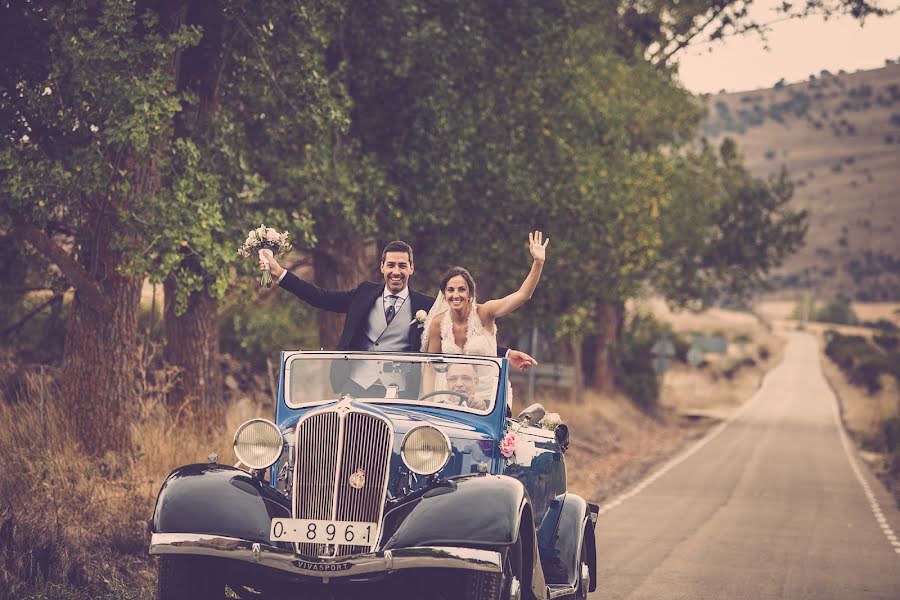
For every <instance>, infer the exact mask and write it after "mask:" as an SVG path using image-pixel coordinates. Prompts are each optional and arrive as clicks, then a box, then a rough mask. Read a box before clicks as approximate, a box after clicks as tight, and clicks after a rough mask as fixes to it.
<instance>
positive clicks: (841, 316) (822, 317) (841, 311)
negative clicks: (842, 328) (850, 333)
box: [813, 297, 859, 325]
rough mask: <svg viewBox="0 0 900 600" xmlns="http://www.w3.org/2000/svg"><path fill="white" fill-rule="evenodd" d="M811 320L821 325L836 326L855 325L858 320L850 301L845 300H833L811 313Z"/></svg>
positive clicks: (839, 298)
mask: <svg viewBox="0 0 900 600" xmlns="http://www.w3.org/2000/svg"><path fill="white" fill-rule="evenodd" d="M813 320H814V321H819V322H821V323H834V324H836V325H856V323H858V322H859V321H858V319H857V318H856V313H854V312H853V307H852V306H850V300H849V299H847V298H841V297H838V298H835V299H834V300H832V301H831V302H829V303H828V304H826V305H825V306H823V307H822V308H821V309H819V310H816V311H815V312H814V313H813Z"/></svg>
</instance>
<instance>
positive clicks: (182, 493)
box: [150, 464, 291, 548]
mask: <svg viewBox="0 0 900 600" xmlns="http://www.w3.org/2000/svg"><path fill="white" fill-rule="evenodd" d="M290 516H291V507H290V501H289V500H288V499H287V498H285V497H284V496H282V495H281V494H279V493H278V492H277V491H276V490H274V489H273V488H271V487H270V486H269V485H268V484H267V483H265V482H263V481H260V480H259V479H257V478H255V477H252V476H251V475H249V474H248V473H247V472H246V471H242V470H240V469H236V468H234V467H229V466H225V465H214V464H197V465H186V466H183V467H180V468H178V469H175V470H174V471H172V473H171V474H170V475H169V476H168V477H167V478H166V480H165V482H164V483H163V485H162V488H161V489H160V491H159V495H158V496H157V499H156V508H155V509H154V511H153V519H152V521H151V523H150V528H151V532H152V533H198V534H212V535H219V536H226V537H234V538H239V539H243V540H248V541H252V542H261V543H265V544H268V545H270V546H277V547H284V548H290V547H291V545H290V544H285V543H274V542H272V541H270V540H269V527H270V525H271V522H272V519H274V518H276V517H290Z"/></svg>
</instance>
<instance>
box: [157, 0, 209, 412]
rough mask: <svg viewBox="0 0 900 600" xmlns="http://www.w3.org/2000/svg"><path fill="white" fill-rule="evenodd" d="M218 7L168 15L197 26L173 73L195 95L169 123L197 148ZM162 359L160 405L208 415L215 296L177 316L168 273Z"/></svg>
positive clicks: (195, 301)
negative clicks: (174, 374) (166, 374)
mask: <svg viewBox="0 0 900 600" xmlns="http://www.w3.org/2000/svg"><path fill="white" fill-rule="evenodd" d="M222 18H223V17H222V7H221V3H220V2H212V1H210V2H191V3H188V4H187V5H186V6H181V7H180V10H175V11H173V13H172V16H171V18H170V22H171V25H170V27H171V28H172V29H175V28H177V27H178V26H180V25H181V24H182V23H184V22H187V23H189V24H191V25H196V26H198V27H201V28H202V29H203V38H202V39H201V41H200V43H199V44H198V45H197V46H195V47H192V48H188V49H186V50H184V51H182V52H181V53H180V54H179V55H178V56H177V58H176V61H175V65H174V71H175V73H176V79H177V82H178V86H177V87H178V90H179V91H183V90H191V91H192V92H193V93H194V94H195V95H196V98H197V102H196V104H195V105H185V106H184V107H183V108H184V110H182V112H181V113H179V114H178V115H177V116H176V118H175V121H174V131H175V136H176V137H178V138H190V137H193V138H194V141H195V142H196V143H197V145H198V146H200V147H202V146H203V142H204V140H205V139H206V136H207V134H208V130H209V126H210V119H211V117H212V115H213V114H214V113H215V112H216V110H217V109H218V99H219V96H218V90H219V79H220V76H221V71H222V65H223V58H222V48H221V45H222ZM179 266H180V268H182V269H184V270H187V271H190V272H191V273H193V274H195V275H196V276H198V277H201V278H203V276H204V273H203V269H202V268H201V266H200V263H199V260H198V259H197V257H187V258H185V259H184V260H183V261H182V263H181V265H179ZM164 290H165V309H164V319H165V330H166V346H165V350H164V352H163V356H164V358H165V360H166V362H168V363H170V364H172V365H174V366H176V367H178V368H179V375H178V379H177V381H176V383H175V386H174V388H173V389H172V390H171V392H170V394H169V396H168V397H167V398H166V406H167V407H168V408H169V409H170V410H171V409H178V408H180V407H182V406H184V405H185V403H191V402H195V404H194V405H193V406H192V407H191V408H192V409H193V410H194V412H195V413H197V412H200V413H208V412H209V411H210V410H212V409H215V407H216V406H218V405H219V403H220V401H221V399H222V397H223V392H222V376H221V372H220V370H219V360H218V359H219V332H218V328H217V321H218V308H219V304H218V300H216V299H214V298H211V297H210V296H209V293H208V291H207V290H206V289H203V290H200V291H196V292H192V293H191V294H190V296H189V297H188V301H187V307H186V309H185V311H184V313H183V314H181V315H176V314H175V296H176V294H177V292H178V282H177V279H176V278H175V277H174V276H172V275H169V277H167V278H166V280H165V282H164Z"/></svg>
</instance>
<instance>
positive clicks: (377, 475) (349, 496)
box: [294, 407, 393, 557]
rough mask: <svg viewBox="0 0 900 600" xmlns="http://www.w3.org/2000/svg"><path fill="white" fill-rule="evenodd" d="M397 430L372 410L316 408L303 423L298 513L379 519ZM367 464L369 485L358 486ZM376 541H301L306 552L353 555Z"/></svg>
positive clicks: (299, 548)
mask: <svg viewBox="0 0 900 600" xmlns="http://www.w3.org/2000/svg"><path fill="white" fill-rule="evenodd" d="M392 438H393V432H392V430H391V426H390V423H389V422H388V421H387V420H385V419H383V418H381V417H378V416H376V415H373V414H371V413H367V412H362V411H357V410H353V409H349V410H347V409H345V408H342V407H339V408H338V409H337V410H334V411H329V412H323V413H317V414H313V415H311V416H309V417H307V418H305V419H302V420H301V421H300V423H299V424H298V425H297V445H296V448H297V461H296V471H295V479H294V516H295V518H297V519H317V520H332V521H366V522H374V523H378V524H379V533H380V529H381V512H382V510H383V508H384V498H385V493H386V489H387V483H388V482H387V479H388V467H389V465H390V460H391V449H392V448H391V446H392ZM360 470H362V473H363V474H364V477H365V485H364V486H363V487H362V488H361V489H355V488H354V487H352V486H351V485H350V479H351V476H352V475H354V474H355V473H358V472H359V471H360ZM377 541H378V535H375V536H374V537H373V539H372V543H371V544H367V545H364V546H360V545H344V544H339V545H324V544H308V543H297V544H296V551H297V553H298V554H302V555H305V556H319V557H336V556H349V555H351V554H358V553H360V552H371V551H373V550H374V549H375V545H376V543H377Z"/></svg>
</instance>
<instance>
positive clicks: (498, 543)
mask: <svg viewBox="0 0 900 600" xmlns="http://www.w3.org/2000/svg"><path fill="white" fill-rule="evenodd" d="M523 524H524V526H525V528H524V530H523V528H522V525H523ZM516 539H521V543H522V558H523V561H522V570H523V573H522V575H523V581H522V586H523V588H524V589H530V590H531V591H532V597H535V598H544V597H545V596H546V590H547V586H546V583H545V580H544V573H543V571H542V570H541V561H540V558H539V556H538V548H537V537H536V534H535V527H534V517H533V513H532V507H531V501H530V500H529V498H528V494H527V492H526V491H525V487H524V486H523V485H522V483H521V482H520V481H519V480H517V479H514V478H512V477H508V476H506V475H471V476H466V477H456V478H453V479H448V480H445V481H442V482H440V483H438V484H436V485H434V486H432V487H430V488H429V489H428V490H427V491H425V492H424V493H423V494H421V495H420V496H418V497H417V498H414V499H412V500H410V501H409V502H405V503H403V504H401V505H400V506H397V507H395V508H392V509H390V510H388V511H387V512H386V513H385V517H384V527H383V530H382V543H381V547H382V548H383V549H385V550H390V549H392V548H408V547H415V546H469V547H476V548H492V547H493V548H499V547H504V546H509V545H510V544H512V543H513V542H515V541H516Z"/></svg>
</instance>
